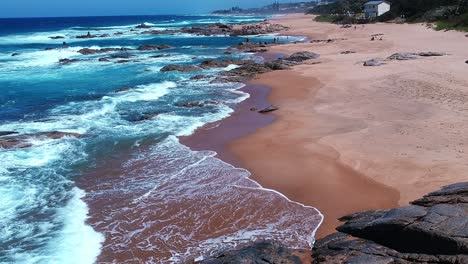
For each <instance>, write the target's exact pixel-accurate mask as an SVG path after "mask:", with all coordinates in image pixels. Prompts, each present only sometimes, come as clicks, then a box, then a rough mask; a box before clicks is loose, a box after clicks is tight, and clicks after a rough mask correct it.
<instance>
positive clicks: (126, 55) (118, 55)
mask: <svg viewBox="0 0 468 264" xmlns="http://www.w3.org/2000/svg"><path fill="white" fill-rule="evenodd" d="M109 57H110V58H112V59H129V58H132V57H135V55H133V54H129V53H124V54H112V55H110V56H109Z"/></svg>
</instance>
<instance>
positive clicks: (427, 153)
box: [229, 15, 468, 237]
mask: <svg viewBox="0 0 468 264" xmlns="http://www.w3.org/2000/svg"><path fill="white" fill-rule="evenodd" d="M275 22H278V23H281V24H283V25H286V26H289V27H290V28H291V29H290V30H288V31H287V32H285V33H284V34H290V35H291V34H293V35H304V36H307V37H309V38H310V39H311V40H317V39H325V40H326V39H336V40H335V41H331V42H322V43H309V42H307V43H298V44H289V45H281V46H276V47H273V48H271V49H270V51H271V52H275V53H284V54H291V53H294V52H297V51H311V52H315V53H319V54H320V55H321V58H320V59H318V60H315V62H317V61H318V62H320V63H319V64H316V63H309V65H301V66H296V67H294V68H293V69H292V70H285V71H275V72H271V73H267V74H263V75H260V76H259V77H258V78H256V79H255V80H253V83H254V84H259V85H265V86H268V87H270V88H271V89H272V91H271V93H270V94H269V96H268V100H269V101H270V102H271V103H272V104H273V105H275V106H277V107H279V108H280V110H279V111H277V112H275V113H274V115H276V117H277V118H276V120H275V121H274V122H273V123H272V124H270V125H268V126H265V127H262V128H259V129H257V130H256V132H255V133H252V134H249V135H248V136H245V137H242V138H240V139H237V140H234V141H232V142H230V143H229V150H230V151H231V152H232V153H233V155H234V156H235V157H236V158H237V159H238V160H240V162H241V164H242V166H243V167H245V168H247V169H248V170H249V171H251V172H252V174H253V176H252V177H253V179H254V180H255V181H257V182H259V183H260V184H262V185H263V186H264V187H267V188H271V189H275V190H278V191H280V192H282V193H284V194H285V195H286V196H288V197H289V198H291V199H292V200H295V201H298V202H300V203H303V204H306V205H311V206H315V207H316V208H318V209H319V210H320V211H321V212H322V213H323V214H324V215H325V221H324V223H323V225H322V227H321V228H320V230H319V233H318V235H317V237H322V236H324V235H326V234H329V233H331V232H333V231H334V228H335V227H336V225H337V224H339V222H338V221H337V218H339V217H341V216H343V215H346V214H349V213H353V212H357V211H362V210H368V209H369V210H370V209H385V208H391V207H396V206H398V205H405V204H407V203H408V202H409V201H410V200H412V199H415V198H417V197H420V196H422V195H423V194H425V193H428V192H430V191H433V190H436V189H438V188H439V187H441V186H443V185H446V184H450V183H454V182H459V181H463V180H467V179H468V173H467V172H468V162H467V161H468V158H467V155H466V153H467V152H468V137H467V136H466V135H467V131H468V100H467V99H468V74H467V73H468V65H467V64H465V61H466V60H467V59H468V49H467V48H466V47H467V45H468V38H467V37H465V34H464V33H461V32H438V31H434V30H432V29H428V28H426V27H425V26H424V25H421V24H380V23H379V24H372V25H365V26H358V27H357V28H356V29H355V28H354V27H352V28H340V27H339V26H337V25H333V24H328V23H318V22H314V21H313V19H312V16H306V15H290V16H286V17H281V18H277V19H276V21H275ZM373 34H383V35H382V40H376V41H370V39H371V35H373ZM379 38H380V37H379ZM344 51H352V52H355V53H350V54H342V52H344ZM422 51H439V52H446V53H448V54H449V55H448V56H443V57H420V58H418V59H415V60H408V61H386V64H385V65H382V66H378V67H364V66H363V65H362V62H363V61H365V60H368V59H372V58H386V57H388V56H390V55H392V54H393V53H396V52H422Z"/></svg>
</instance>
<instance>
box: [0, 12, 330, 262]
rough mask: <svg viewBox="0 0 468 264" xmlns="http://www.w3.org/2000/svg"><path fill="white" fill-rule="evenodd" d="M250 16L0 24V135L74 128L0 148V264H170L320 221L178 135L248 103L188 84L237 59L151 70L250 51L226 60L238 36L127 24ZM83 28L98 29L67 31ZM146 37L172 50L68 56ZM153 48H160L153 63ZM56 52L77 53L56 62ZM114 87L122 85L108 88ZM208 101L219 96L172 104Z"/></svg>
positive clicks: (293, 241) (234, 93)
mask: <svg viewBox="0 0 468 264" xmlns="http://www.w3.org/2000/svg"><path fill="white" fill-rule="evenodd" d="M262 19H263V17H219V16H217V17H211V16H179V17H175V16H156V17H150V16H145V17H118V18H116V17H105V18H103V17H99V18H58V19H51V18H41V19H0V131H16V132H18V133H20V134H29V133H37V132H47V131H62V132H74V133H79V134H81V135H82V136H81V137H79V138H73V137H64V138H62V139H57V140H52V139H46V138H31V139H30V143H31V144H32V147H30V148H24V149H9V150H6V149H4V150H0V160H2V162H1V163H0V230H1V232H0V262H2V263H65V262H66V263H73V261H75V262H76V263H93V262H95V261H96V259H97V260H98V262H103V263H105V262H113V261H114V262H118V263H143V262H154V263H160V262H166V263H171V262H179V261H182V260H187V259H191V258H195V257H199V256H202V255H207V254H210V253H212V252H214V251H216V250H219V249H220V248H224V247H232V246H234V245H240V244H242V243H245V242H248V241H249V240H251V239H265V238H266V239H276V240H280V241H283V242H286V243H288V244H289V245H291V246H293V247H301V248H304V247H307V245H308V244H309V243H311V241H312V237H311V235H312V233H313V232H314V230H315V228H316V227H317V226H318V223H319V222H320V221H321V216H320V214H319V213H318V212H317V211H316V210H315V209H314V208H309V207H304V206H302V205H299V204H297V203H294V202H291V201H289V200H287V199H286V198H285V197H283V196H282V195H281V194H279V193H276V192H273V191H269V190H264V189H262V188H261V187H260V186H259V185H258V184H256V183H255V182H252V181H250V180H249V179H248V176H249V172H248V171H245V170H243V169H237V168H234V167H232V166H231V165H229V164H227V163H224V162H222V161H220V160H218V159H217V158H215V157H214V155H215V153H214V152H209V151H207V152H195V151H191V150H190V149H188V148H187V147H185V146H183V145H182V144H180V143H179V141H178V139H177V136H183V135H190V134H191V133H193V132H194V131H195V130H196V129H197V128H198V127H201V126H203V125H205V124H207V123H210V122H215V121H218V120H220V119H222V118H225V117H227V116H229V115H230V114H231V113H232V111H233V110H232V106H233V105H234V104H236V103H238V102H240V101H242V100H244V99H245V98H247V97H248V94H245V93H243V92H241V91H239V90H238V89H239V88H241V87H242V85H241V84H234V83H233V84H210V83H209V81H206V80H205V81H192V80H190V78H191V77H192V76H194V75H196V74H208V75H213V74H215V73H217V72H219V71H223V70H228V69H229V68H233V67H235V66H230V67H228V68H226V69H215V70H203V71H198V72H193V73H178V72H169V73H162V72H159V69H161V68H162V67H163V66H164V65H168V64H188V65H196V64H198V63H200V62H201V61H203V60H206V59H224V58H229V59H232V58H240V59H242V58H253V59H260V58H255V57H252V56H253V55H249V54H240V53H239V54H232V55H225V54H224V51H225V49H226V48H227V47H229V46H231V45H235V44H237V43H238V42H240V41H242V40H243V38H235V37H225V36H214V37H204V36H203V37H202V36H194V35H189V34H176V35H158V36H152V35H144V34H140V32H141V31H144V30H145V29H138V30H136V31H135V26H136V25H138V24H140V23H143V22H146V23H147V24H150V25H153V26H154V27H156V28H157V29H163V28H177V27H182V26H192V25H205V24H208V23H214V22H223V23H244V22H253V21H260V20H262ZM88 31H91V33H92V34H109V35H110V37H108V38H96V39H92V40H86V39H76V38H74V37H75V36H77V35H84V34H86V33H87V32H88ZM117 32H122V34H119V35H114V34H115V33H117ZM51 36H63V37H64V38H63V39H57V40H54V39H51V38H50V37H51ZM271 38H272V36H257V37H254V38H253V40H254V41H260V40H261V41H265V40H271ZM289 40H290V41H294V40H295V39H293V38H289ZM63 41H66V42H67V44H68V46H69V47H68V48H62V42H63ZM144 44H169V45H171V46H172V47H173V48H171V49H168V50H162V51H144V52H143V51H129V52H126V53H129V54H131V55H134V56H133V57H131V58H130V59H129V60H130V62H128V63H123V64H117V63H115V62H116V60H111V61H109V62H99V61H98V58H101V57H105V56H108V55H109V54H98V55H81V54H80V53H78V50H80V49H81V48H85V47H89V48H99V47H101V48H103V47H128V48H136V47H138V46H140V45H144ZM50 48H53V49H51V50H45V49H50ZM12 53H19V55H17V56H12ZM111 54H112V53H111ZM161 54H164V55H168V56H165V57H160V58H153V57H151V56H154V55H161ZM66 58H68V59H79V60H80V61H79V62H76V63H72V64H70V65H60V64H59V63H58V60H60V59H66ZM123 87H128V88H130V90H129V91H128V92H121V93H116V92H115V90H116V89H120V88H123ZM208 100H209V101H217V102H220V103H219V104H213V105H208V106H206V107H200V108H183V107H177V103H180V102H186V101H208ZM148 116H151V117H152V118H150V119H147V117H148ZM261 209H262V210H261Z"/></svg>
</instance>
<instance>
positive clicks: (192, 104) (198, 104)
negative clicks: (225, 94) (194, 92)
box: [176, 101, 219, 108]
mask: <svg viewBox="0 0 468 264" xmlns="http://www.w3.org/2000/svg"><path fill="white" fill-rule="evenodd" d="M217 104H219V102H217V101H204V102H181V103H177V104H176V106H178V107H186V108H193V107H204V106H206V105H217Z"/></svg>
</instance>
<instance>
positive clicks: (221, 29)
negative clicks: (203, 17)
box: [180, 23, 233, 36]
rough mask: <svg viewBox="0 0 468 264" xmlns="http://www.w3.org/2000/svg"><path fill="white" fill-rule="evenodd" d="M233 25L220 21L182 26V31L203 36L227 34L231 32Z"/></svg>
mask: <svg viewBox="0 0 468 264" xmlns="http://www.w3.org/2000/svg"><path fill="white" fill-rule="evenodd" d="M232 30H233V27H232V26H231V25H226V24H222V23H215V24H212V25H208V26H203V27H201V26H194V27H191V28H182V29H181V30H180V31H181V32H182V33H188V34H196V35H203V36H214V35H228V34H230V33H231V32H232Z"/></svg>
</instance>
